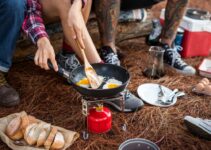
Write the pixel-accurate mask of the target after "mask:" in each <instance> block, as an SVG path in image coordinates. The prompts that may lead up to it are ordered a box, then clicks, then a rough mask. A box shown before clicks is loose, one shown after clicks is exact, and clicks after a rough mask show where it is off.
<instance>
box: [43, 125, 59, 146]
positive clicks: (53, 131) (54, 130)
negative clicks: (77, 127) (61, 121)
mask: <svg viewBox="0 0 211 150" xmlns="http://www.w3.org/2000/svg"><path fill="white" fill-rule="evenodd" d="M56 133H57V128H55V127H52V129H51V132H50V134H49V136H48V138H47V140H46V141H45V144H44V146H45V149H50V147H51V145H52V143H53V141H54V138H55V136H56Z"/></svg>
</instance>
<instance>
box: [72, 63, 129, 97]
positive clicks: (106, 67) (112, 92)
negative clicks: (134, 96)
mask: <svg viewBox="0 0 211 150" xmlns="http://www.w3.org/2000/svg"><path fill="white" fill-rule="evenodd" d="M92 66H93V68H94V69H95V71H96V72H97V75H99V76H103V77H106V78H114V79H116V80H118V81H121V82H122V85H120V86H119V87H116V88H112V89H91V88H85V87H81V86H78V85H77V84H76V83H77V82H78V81H80V80H81V79H83V78H85V77H86V75H85V72H84V66H80V67H78V68H76V69H74V70H73V71H72V72H71V73H70V75H69V78H68V82H69V83H70V84H71V85H73V87H74V88H75V89H76V90H77V91H78V92H79V93H80V94H81V95H83V96H88V97H93V98H107V97H113V96H116V95H117V94H119V93H120V92H122V91H124V90H125V88H126V87H127V85H128V83H129V81H130V74H129V72H128V71H127V70H126V69H124V68H123V67H120V66H116V65H112V64H92Z"/></svg>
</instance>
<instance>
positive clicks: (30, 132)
mask: <svg viewBox="0 0 211 150" xmlns="http://www.w3.org/2000/svg"><path fill="white" fill-rule="evenodd" d="M37 126H38V124H37V123H33V124H30V125H29V126H27V128H26V131H25V133H24V139H25V141H26V142H27V143H28V144H29V145H34V144H35V143H36V142H37V138H36V137H35V129H36V128H37Z"/></svg>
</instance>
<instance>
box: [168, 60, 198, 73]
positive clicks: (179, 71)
mask: <svg viewBox="0 0 211 150" xmlns="http://www.w3.org/2000/svg"><path fill="white" fill-rule="evenodd" d="M165 65H166V66H167V67H170V68H172V69H175V70H176V71H177V72H178V73H181V74H183V75H187V76H194V75H196V72H195V73H194V74H193V73H186V72H184V71H181V70H179V69H176V68H174V67H172V66H171V65H169V64H167V63H165Z"/></svg>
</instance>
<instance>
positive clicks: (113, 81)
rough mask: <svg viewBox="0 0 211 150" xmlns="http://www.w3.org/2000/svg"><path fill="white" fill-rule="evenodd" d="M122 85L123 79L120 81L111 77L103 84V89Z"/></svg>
mask: <svg viewBox="0 0 211 150" xmlns="http://www.w3.org/2000/svg"><path fill="white" fill-rule="evenodd" d="M120 85H122V82H121V81H118V80H116V79H109V80H108V81H107V82H106V84H105V85H104V86H103V89H113V88H117V87H119V86H120Z"/></svg>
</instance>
